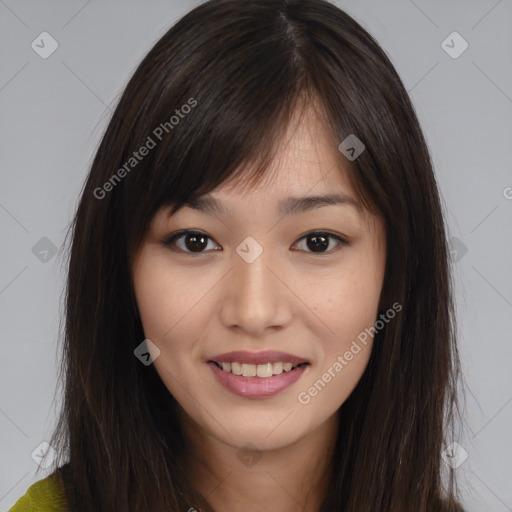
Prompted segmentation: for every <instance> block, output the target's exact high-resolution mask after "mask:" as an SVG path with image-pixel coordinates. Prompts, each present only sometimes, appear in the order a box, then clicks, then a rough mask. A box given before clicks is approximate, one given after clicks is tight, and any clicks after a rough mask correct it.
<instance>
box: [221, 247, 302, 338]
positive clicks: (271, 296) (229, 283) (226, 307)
mask: <svg viewBox="0 0 512 512" xmlns="http://www.w3.org/2000/svg"><path fill="white" fill-rule="evenodd" d="M232 260H233V261H232V265H233V268H232V270H231V272H229V274H228V275H227V276H226V280H225V281H224V284H223V287H222V292H221V294H222V297H221V321H222V323H223V324H224V325H225V326H226V327H227V328H230V329H233V328H237V329H239V330H242V331H244V332H246V333H248V334H251V335H253V336H259V335H262V334H267V333H268V330H269V329H281V328H284V327H285V326H286V325H288V323H289V322H290V320H291V318H292V314H293V313H292V312H293V304H292V300H293V297H294V295H293V293H292V291H291V290H290V289H289V287H288V286H289V284H288V283H287V279H286V276H285V275H284V271H283V266H282V265H281V266H280V265H279V264H277V263H276V261H275V258H274V260H273V261H272V254H271V251H270V250H263V252H262V253H261V254H260V255H259V256H258V257H257V258H256V259H255V260H254V261H252V262H248V261H246V260H245V259H244V258H243V257H241V256H240V255H239V254H238V253H234V254H233V259H232Z"/></svg>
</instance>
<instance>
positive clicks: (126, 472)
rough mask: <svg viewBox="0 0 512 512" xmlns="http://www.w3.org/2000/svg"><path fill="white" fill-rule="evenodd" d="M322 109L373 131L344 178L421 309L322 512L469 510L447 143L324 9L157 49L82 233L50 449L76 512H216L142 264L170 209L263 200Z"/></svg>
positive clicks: (230, 22)
mask: <svg viewBox="0 0 512 512" xmlns="http://www.w3.org/2000/svg"><path fill="white" fill-rule="evenodd" d="M185 105H188V107H187V108H185V107H184V106H185ZM312 105H313V106H314V107H315V108H316V109H317V110H318V112H319V114H320V115H321V116H322V119H323V121H324V122H325V125H326V126H327V127H328V130H329V133H331V134H332V143H333V144H336V146H338V144H340V142H341V141H343V140H344V139H345V138H346V137H347V136H349V135H351V134H354V135H356V136H357V138H358V139H360V140H361V141H362V142H363V143H364V145H365V151H364V152H363V153H362V154H361V155H360V156H359V157H358V158H357V159H356V160H354V161H349V159H347V158H346V157H345V155H344V154H342V152H341V151H340V152H339V158H340V163H343V165H345V166H346V167H347V168H348V169H349V170H350V178H351V180H352V181H353V184H354V187H355V189H356V191H357V193H358V195H359V198H360V199H361V200H362V201H363V204H364V205H365V206H366V207H367V208H368V209H369V210H371V211H372V212H374V213H376V214H377V215H379V216H381V217H382V219H383V220H384V221H385V226H386V236H387V254H386V272H385V279H384V285H383V290H382V295H381V299H382V304H384V305H385V306H389V305H390V304H392V303H393V302H398V303H399V304H402V305H403V310H402V312H401V313H400V315H397V317H396V319H395V320H394V321H393V322H390V323H389V325H387V326H386V328H385V329H384V330H382V331H379V332H378V333H377V335H376V338H375V344H374V348H373V351H372V354H371V358H370V361H369V363H368V366H367V368H366V371H365V373H364V375H363V377H362V378H361V380H360V381H359V383H358V385H357V387H356V388H355V390H354V391H353V392H352V394H351V395H350V397H349V398H348V399H347V400H346V402H345V403H344V404H343V405H342V406H341V408H340V410H339V414H340V418H341V422H340V429H339V433H338V438H337V442H336V445H335V446H334V447H333V449H334V453H333V472H332V476H331V480H330V485H329V488H328V492H327V496H326V498H325V501H324V503H323V506H322V508H321V512H327V511H329V512H336V511H339V512H341V511H345V512H363V511H376V512H377V511H378V512H385V511H394V512H404V511H405V510H408V511H414V512H427V511H428V512H434V511H435V512H451V511H455V510H461V509H460V506H459V505H458V504H457V500H456V495H457V489H456V484H455V481H454V478H453V470H451V469H450V468H447V467H446V466H445V469H447V470H449V472H448V473H447V474H446V476H447V478H446V479H445V478H443V477H442V476H443V471H442V469H443V464H444V462H443V461H442V459H441V451H442V450H443V449H444V447H445V445H446V444H447V441H446V439H445V436H447V435H448V432H451V434H450V436H451V435H453V425H454V423H455V422H454V417H455V412H456V411H459V406H458V401H457V382H458V377H459V361H458V354H457V348H456V344H455V331H456V329H455V315H454V308H453V298H452V281H451V277H450V276H451V272H450V267H449V260H448V252H447V243H446V233H445V224H444V218H443V213H442V207H441V202H440V197H439V193H438V189H437V184H436V181H435V176H434V172H433V168H432V163H431V160H430V156H429V152H428V148H427V144H426V141H425V139H424V136H423V134H422V131H421V128H420V125H419V122H418V119H417V117H416V114H415V111H414V108H413V106H412V104H411V102H410V99H409V97H408V95H407V92H406V90H405V88H404V86H403V84H402V82H401V80H400V78H399V76H398V74H397V72H396V71H395V69H394V67H393V65H392V64H391V62H390V60H389V58H388V57H387V55H386V54H385V53H384V51H383V50H382V49H381V48H380V46H379V45H378V43H377V42H376V41H375V39H374V38H373V37H372V36H371V35H370V34H368V32H367V31H365V30H364V29H363V28H362V27H361V26H360V25H359V24H358V23H357V22H356V21H355V20H354V19H353V18H352V17H350V16H349V15H347V14H346V13H345V12H343V11H342V10H340V9H339V8H337V7H336V6H334V5H332V4H330V3H328V2H327V1H324V0H244V1H240V0H210V1H207V2H205V3H203V4H201V5H199V6H198V7H197V8H195V9H194V10H192V11H191V12H190V13H188V14H187V15H186V16H184V17H183V18H182V19H181V20H180V21H179V22H177V23H176V24H175V25H174V26H173V27H172V28H171V29H170V30H169V31H168V32H167V33H166V34H165V35H164V36H163V37H162V38H161V39H160V40H159V41H158V42H157V43H156V44H155V45H154V47H153V48H152V49H151V51H150V52H149V53H148V54H147V56H146V57H145V58H144V59H143V61H142V62H141V64H140V65H139V66H138V68H137V69H136V71H135V73H134V74H133V77H132V78H131V79H130V81H129V83H128V85H127V87H126V89H125V90H124V93H123V94H122V96H121V98H120V100H119V103H118V105H117V108H116V109H115V111H114V113H113V115H112V119H111V120H110V123H109V125H108V127H107V129H106V132H105V134H104V136H103V138H102V141H101V143H100V146H99V148H98V151H97V153H96V156H95V158H94V161H93V163H92V166H91V169H90V172H89V175H88V177H87V180H86V183H85V184H84V188H83V190H82V193H81V198H80V202H79V206H78V209H77V212H76V216H75V218H74V220H73V223H72V225H71V227H70V229H71V231H70V232H71V233H72V242H71V247H70V252H69V276H68V281H67V286H66V319H65V336H64V346H63V365H62V376H61V377H62V380H63V382H65V388H64V402H63V407H62V412H61V416H60V418H59V422H58V425H57V427H56V430H55V432H54V434H53V438H52V440H51V442H50V444H51V445H52V446H54V447H57V451H58V453H59V457H58V458H57V460H56V463H55V471H56V474H58V475H59V476H61V477H62V479H63V482H64V484H65V486H66V491H67V494H68V499H69V502H70V509H71V510H73V511H76V512H86V511H87V512H89V511H90V512H92V511H94V512H107V511H108V512H112V511H114V510H115V511H123V512H130V511H138V512H140V511H142V510H144V511H159V512H160V511H164V510H165V511H182V510H188V509H189V508H190V507H192V506H195V507H196V508H199V507H201V508H202V509H203V510H212V508H211V507H210V506H209V505H208V503H207V497H202V496H200V495H199V493H198V492H197V491H196V490H195V489H194V487H193V482H192V481H191V479H190V478H189V475H188V473H187V468H186V467H185V466H184V465H183V464H182V460H183V446H184V436H183V432H182V431H181V430H180V424H179V423H178V421H177V415H176V414H177V412H176V411H177V403H176V401H175V399H174V397H173V396H172V395H171V394H170V393H169V391H168V390H167V388H166V387H165V385H164V384H163V383H162V381H161V379H160V378H159V376H158V374H157V373H156V370H155V369H154V366H153V365H149V366H145V365H143V364H141V362H140V361H139V360H138V359H137V358H136V357H135V356H134V349H135V348H136V347H137V346H138V345H139V344H140V343H141V342H142V340H143V339H144V332H143V329H142V325H141V321H140V317H139V315H138V311H137V307H136V303H135V300H134V293H133V286H132V278H131V263H132V261H133V257H134V255H135V254H136V251H137V250H138V248H139V247H140V244H141V241H142V240H143V236H144V234H145V233H146V230H147V228H148V226H149V222H150V221H151V219H152V218H153V217H154V215H155V213H156V212H157V211H159V209H161V208H162V207H164V206H167V207H169V206H170V207H172V211H176V210H177V209H178V208H179V207H180V206H182V205H183V204H184V203H185V202H186V201H189V200H190V199H192V198H195V197H198V196H200V195H202V194H205V193H207V192H209V191H211V190H213V189H214V188H215V187H217V186H219V185H220V184H222V183H224V182H226V181H227V180H228V179H229V180H231V179H234V178H235V176H236V177H240V176H242V177H243V179H244V180H245V181H244V184H246V185H247V186H249V187H250V186H252V185H253V184H255V183H257V181H258V180H259V179H260V178H261V177H263V176H264V175H265V171H266V170H267V169H268V167H269V164H270V163H271V162H272V159H273V156H274V155H275V153H276V150H277V147H278V146H277V144H278V142H279V141H280V140H281V138H282V134H283V133H284V128H285V127H286V126H288V123H289V122H290V119H291V118H292V114H293V113H294V112H296V111H297V109H304V108H305V107H308V106H312ZM177 110H178V111H179V112H181V114H180V113H179V112H177ZM173 115H174V116H175V119H172V118H171V116H173ZM157 134H159V135H160V136H161V137H159V136H157ZM149 139H151V140H152V142H153V143H154V145H152V144H151V143H150V141H149ZM143 146H146V147H149V146H152V147H151V149H150V150H149V151H148V152H146V155H145V156H141V155H139V156H141V158H140V159H139V158H137V159H136V161H135V160H133V161H132V160H131V159H132V158H134V156H133V153H134V152H135V151H139V149H140V148H141V147H143ZM249 164H251V168H252V169H254V171H252V172H251V174H250V175H249V173H248V171H247V168H248V167H249ZM121 169H124V172H123V171H121ZM242 170H244V171H245V172H244V173H242V172H241V171H242ZM450 429H451V430H450ZM451 440H452V438H451V437H450V438H449V441H451ZM217 512H220V511H217Z"/></svg>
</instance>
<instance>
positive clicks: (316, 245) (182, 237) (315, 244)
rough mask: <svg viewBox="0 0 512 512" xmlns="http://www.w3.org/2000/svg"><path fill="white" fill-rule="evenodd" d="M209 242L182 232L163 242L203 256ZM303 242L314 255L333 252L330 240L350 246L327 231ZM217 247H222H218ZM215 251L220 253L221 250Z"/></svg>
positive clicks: (312, 235)
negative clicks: (180, 243)
mask: <svg viewBox="0 0 512 512" xmlns="http://www.w3.org/2000/svg"><path fill="white" fill-rule="evenodd" d="M208 240H211V241H213V239H212V238H211V237H209V236H208V235H205V234H203V233H201V232H198V231H180V232H178V233H174V234H172V235H169V236H168V237H167V238H166V239H165V240H163V244H164V245H165V246H167V247H171V248H173V250H174V247H177V248H178V249H179V250H180V251H182V252H185V253H189V254H201V253H203V252H205V251H204V249H205V248H206V247H207V246H208ZM303 240H305V241H306V247H307V248H308V249H310V251H308V250H306V252H311V253H313V254H325V253H328V252H329V253H330V252H333V250H332V249H330V250H329V251H327V250H326V249H327V248H329V246H330V240H336V241H337V243H338V247H339V246H343V245H348V242H347V241H346V240H345V239H344V238H342V237H341V236H339V235H335V234H334V233H328V232H325V231H313V232H311V233H307V234H306V235H304V236H302V237H300V238H299V240H298V242H296V244H298V243H300V242H301V241H303ZM178 241H180V242H181V241H184V244H183V245H182V246H181V247H180V245H179V244H178V243H177V242H178ZM217 247H220V246H218V245H217ZM213 250H215V251H218V250H219V249H213ZM177 252H179V251H177Z"/></svg>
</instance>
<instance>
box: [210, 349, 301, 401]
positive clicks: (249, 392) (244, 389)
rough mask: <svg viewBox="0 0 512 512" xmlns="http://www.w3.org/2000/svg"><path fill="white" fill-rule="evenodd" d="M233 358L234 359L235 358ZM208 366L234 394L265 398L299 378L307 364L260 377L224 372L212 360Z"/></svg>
mask: <svg viewBox="0 0 512 512" xmlns="http://www.w3.org/2000/svg"><path fill="white" fill-rule="evenodd" d="M281 357H282V356H281ZM234 360H235V361H236V359H234ZM224 361H225V360H224ZM267 361H268V360H267ZM281 361H282V359H281ZM225 362H228V361H225ZM253 364H255V363H253ZM294 364H295V363H294ZM208 366H209V367H210V368H211V369H212V371H213V373H214V375H215V377H216V378H217V380H218V381H219V382H220V383H221V384H222V385H223V386H224V387H225V388H226V389H228V390H229V391H231V392H232V393H234V394H235V395H238V396H243V397H245V398H266V397H270V396H273V395H277V393H280V392H281V391H283V390H284V389H286V388H288V387H289V386H291V385H292V384H293V383H294V382H296V381H297V380H299V379H300V377H301V376H302V374H303V373H304V372H305V371H306V370H307V369H308V368H309V365H303V366H298V367H297V368H295V369H294V370H290V371H289V372H283V373H281V374H279V375H273V376H272V377H266V378H261V377H243V376H241V375H235V374H234V373H229V372H225V371H224V370H222V369H221V368H219V367H218V366H217V365H216V364H215V363H214V362H212V361H210V362H209V363H208Z"/></svg>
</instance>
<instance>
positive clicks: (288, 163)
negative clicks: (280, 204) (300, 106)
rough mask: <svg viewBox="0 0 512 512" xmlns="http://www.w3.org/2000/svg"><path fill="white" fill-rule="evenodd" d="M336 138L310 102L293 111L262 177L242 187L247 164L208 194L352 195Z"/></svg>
mask: <svg viewBox="0 0 512 512" xmlns="http://www.w3.org/2000/svg"><path fill="white" fill-rule="evenodd" d="M338 145H339V141H338V140H337V139H336V138H335V136H333V134H332V132H331V131H330V130H329V129H328V127H327V125H326V123H325V121H324V119H323V118H322V116H321V115H319V114H318V112H317V110H316V109H315V106H314V104H313V105H310V106H308V107H306V108H305V109H304V111H296V112H295V113H294V115H293V118H292V120H291V122H290V123H289V124H288V126H287V128H286V130H285V132H284V133H283V135H282V139H281V141H280V143H279V145H278V147H277V150H276V153H275V156H274V159H273V161H272V163H271V164H270V165H269V167H268V169H267V170H266V172H265V176H264V177H263V178H262V179H261V180H260V182H258V184H257V185H256V186H252V187H251V188H250V189H246V187H245V186H244V185H245V182H246V180H247V173H246V172H244V170H245V171H249V172H250V170H251V166H247V168H246V169H241V170H240V172H239V173H237V174H236V176H235V178H233V179H232V180H229V181H228V182H226V183H223V184H222V185H220V186H219V187H217V188H216V189H215V190H214V191H212V193H211V195H212V196H216V197H218V198H219V199H221V198H225V199H227V198H228V197H239V198H241V199H248V198H249V196H251V197H257V196H260V197H267V196H268V195H273V196H285V195H286V196H296V195H305V194H306V193H308V194H309V193H311V194H326V193H333V192H339V193H344V194H345V195H347V196H350V195H353V192H354V191H353V187H352V185H351V182H350V174H349V171H350V167H349V166H350V162H349V161H348V160H347V159H346V158H345V157H344V156H343V155H342V154H341V152H340V151H339V150H338Z"/></svg>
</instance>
